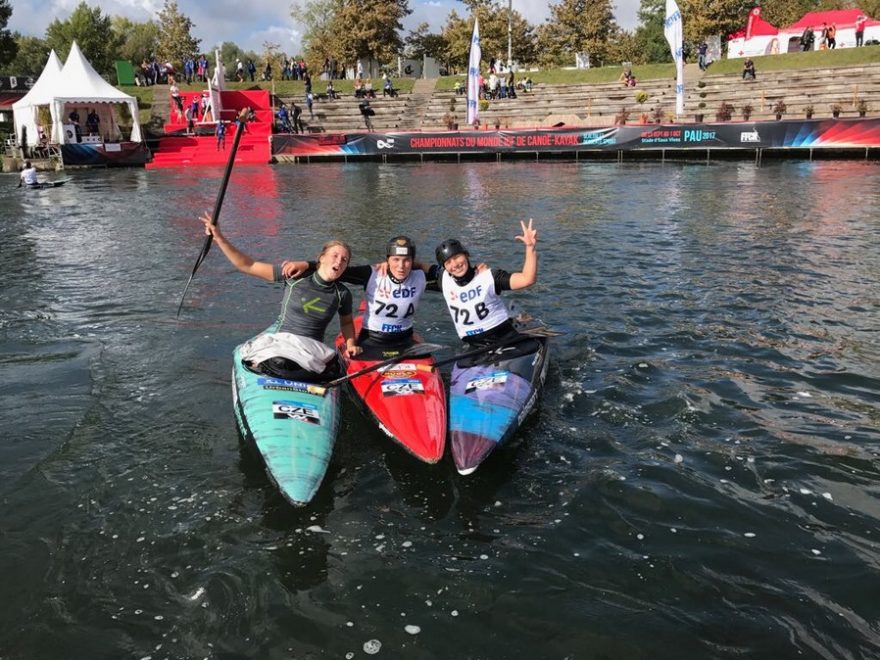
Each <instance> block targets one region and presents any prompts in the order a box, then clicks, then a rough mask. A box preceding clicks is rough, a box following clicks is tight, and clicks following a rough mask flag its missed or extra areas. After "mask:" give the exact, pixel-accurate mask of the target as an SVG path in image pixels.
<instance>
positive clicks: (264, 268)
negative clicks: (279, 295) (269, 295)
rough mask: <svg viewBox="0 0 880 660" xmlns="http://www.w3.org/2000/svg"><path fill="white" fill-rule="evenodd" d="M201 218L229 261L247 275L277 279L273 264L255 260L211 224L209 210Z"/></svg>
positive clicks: (269, 280)
mask: <svg viewBox="0 0 880 660" xmlns="http://www.w3.org/2000/svg"><path fill="white" fill-rule="evenodd" d="M199 220H201V221H202V222H203V223H204V225H205V233H206V234H208V235H209V236H213V237H214V243H216V244H217V247H219V248H220V249H221V250H222V251H223V254H225V255H226V258H227V259H229V263H231V264H232V265H233V266H235V267H236V268H237V269H238V270H240V271H241V272H242V273H245V274H246V275H252V276H254V277H259V278H260V279H261V280H266V281H267V282H274V281H275V276H274V273H273V272H272V270H273V269H272V264H270V263H266V262H265V261H255V260H254V259H252V258H251V257H249V256H248V255H246V254H245V253H244V252H242V251H241V250H239V249H238V248H237V247H235V246H234V245H233V244H232V243H230V242H229V241H228V240H226V237H225V236H224V235H223V233H222V232H221V231H220V227H218V226H217V225H214V224H211V216H210V215H208V213H207V212H206V213H205V214H204V215H203V216H202V217H201V218H199Z"/></svg>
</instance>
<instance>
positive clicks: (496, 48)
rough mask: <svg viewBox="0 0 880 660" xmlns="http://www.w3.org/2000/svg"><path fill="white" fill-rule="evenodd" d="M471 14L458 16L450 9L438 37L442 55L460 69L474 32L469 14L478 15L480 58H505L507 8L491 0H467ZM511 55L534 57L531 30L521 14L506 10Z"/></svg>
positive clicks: (530, 59) (523, 59)
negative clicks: (442, 42)
mask: <svg viewBox="0 0 880 660" xmlns="http://www.w3.org/2000/svg"><path fill="white" fill-rule="evenodd" d="M465 4H470V5H471V16H469V17H461V16H459V15H458V13H457V12H456V11H455V10H453V11H451V12H450V13H449V16H448V17H447V19H446V25H445V26H444V27H443V32H442V37H443V39H444V41H445V42H446V45H445V52H444V59H445V61H446V63H447V64H448V66H449V67H451V68H453V69H458V70H462V69H465V68H466V67H467V63H468V57H469V56H470V50H471V36H472V35H473V32H474V21H473V18H472V17H473V16H477V17H478V18H479V19H480V46H481V49H482V52H483V60H484V61H485V62H487V63H488V61H489V60H490V59H491V58H493V57H494V58H496V59H498V60H500V61H502V62H506V61H507V43H508V37H507V26H508V8H507V7H506V6H502V5H499V4H497V3H496V2H493V1H491V0H482V1H480V0H470V2H466V3H465ZM510 27H511V39H510V44H511V58H512V59H513V60H514V61H516V62H521V63H525V62H534V61H535V30H534V28H533V27H532V26H531V25H530V24H529V22H528V21H526V20H525V19H524V18H523V16H522V14H520V13H519V12H518V11H516V10H514V11H513V12H512V13H511V14H510Z"/></svg>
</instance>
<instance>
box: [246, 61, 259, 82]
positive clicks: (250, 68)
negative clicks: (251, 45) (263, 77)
mask: <svg viewBox="0 0 880 660" xmlns="http://www.w3.org/2000/svg"><path fill="white" fill-rule="evenodd" d="M247 73H248V75H249V76H250V77H251V82H254V76H256V75H257V65H256V64H254V61H253V60H252V59H248V61H247Z"/></svg>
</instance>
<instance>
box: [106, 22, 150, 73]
mask: <svg viewBox="0 0 880 660" xmlns="http://www.w3.org/2000/svg"><path fill="white" fill-rule="evenodd" d="M111 25H112V26H113V32H114V33H115V34H116V36H117V37H118V40H119V43H120V46H119V57H120V58H121V59H124V60H128V61H129V62H131V63H132V64H135V65H137V64H140V63H141V62H142V61H143V60H149V58H150V55H152V54H154V53H155V52H156V48H157V46H158V45H159V26H158V25H157V24H156V23H155V21H145V22H143V23H136V22H134V21H132V20H130V19H128V18H125V17H123V16H114V17H113V18H112V20H111Z"/></svg>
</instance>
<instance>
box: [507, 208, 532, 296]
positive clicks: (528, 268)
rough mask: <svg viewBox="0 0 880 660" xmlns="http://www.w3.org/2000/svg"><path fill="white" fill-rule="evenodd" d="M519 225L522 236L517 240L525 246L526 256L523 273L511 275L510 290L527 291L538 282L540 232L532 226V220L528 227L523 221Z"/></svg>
mask: <svg viewBox="0 0 880 660" xmlns="http://www.w3.org/2000/svg"><path fill="white" fill-rule="evenodd" d="M519 224H520V225H521V226H522V235H520V236H517V237H516V240H518V241H521V242H522V243H523V245H525V248H526V254H525V258H524V259H523V267H522V271H520V272H519V273H511V275H510V288H511V289H512V290H514V291H515V290H516V289H525V288H526V287H528V286H532V285H533V284H534V283H535V282H537V281H538V251H537V243H538V230H537V229H535V228H534V227H533V226H532V219H531V218H529V224H528V225H526V223H524V222H523V221H522V220H520V223H519Z"/></svg>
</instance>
